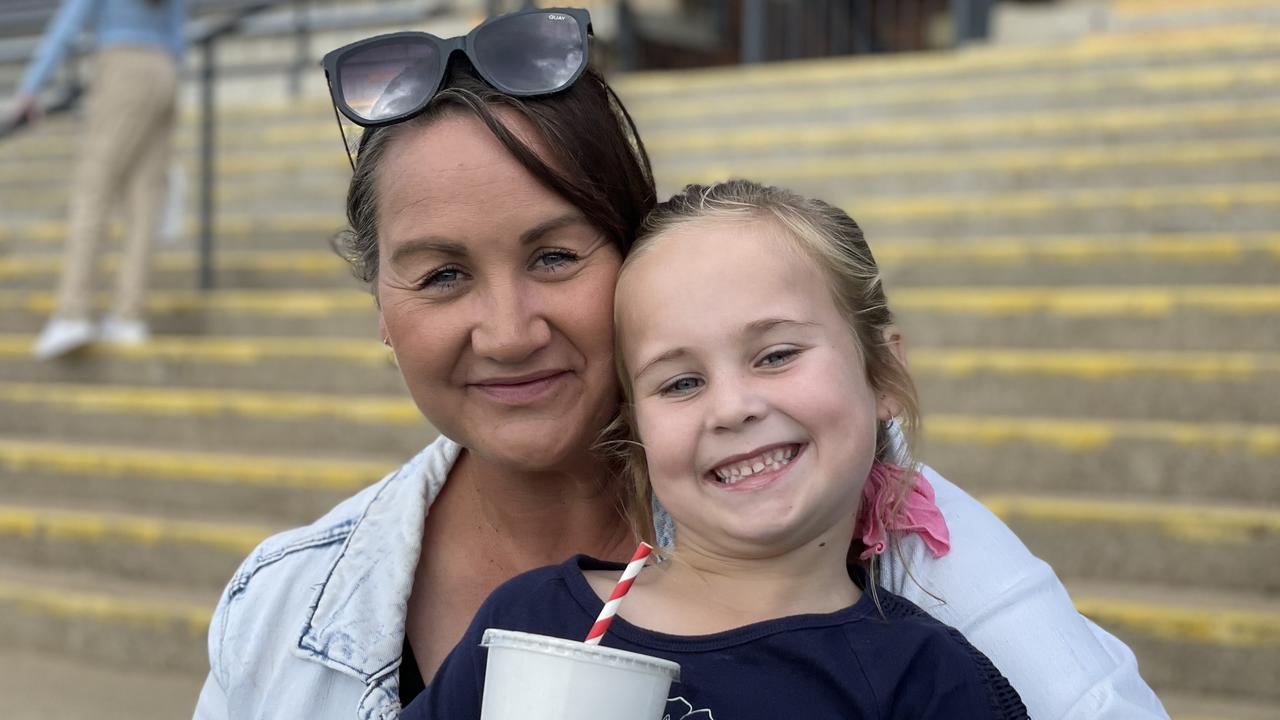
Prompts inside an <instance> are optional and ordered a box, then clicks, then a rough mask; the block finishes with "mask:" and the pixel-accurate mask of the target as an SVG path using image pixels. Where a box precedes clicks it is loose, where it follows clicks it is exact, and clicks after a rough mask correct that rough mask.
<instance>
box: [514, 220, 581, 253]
mask: <svg viewBox="0 0 1280 720" xmlns="http://www.w3.org/2000/svg"><path fill="white" fill-rule="evenodd" d="M586 222H587V219H586V218H585V217H583V216H582V214H581V213H577V212H570V213H565V214H564V215H560V216H559V217H553V218H551V219H550V220H543V221H542V222H540V223H538V224H537V225H534V226H533V227H531V228H529V229H528V230H525V231H524V232H523V233H520V244H521V245H529V244H532V243H535V242H537V241H538V240H540V239H542V236H544V235H546V234H547V233H549V232H553V231H555V230H559V229H560V228H563V227H568V226H570V225H577V224H579V223H583V224H585V223H586Z"/></svg>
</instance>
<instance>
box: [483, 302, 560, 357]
mask: <svg viewBox="0 0 1280 720" xmlns="http://www.w3.org/2000/svg"><path fill="white" fill-rule="evenodd" d="M538 305H539V304H538V302H537V298H536V294H534V293H530V292H528V291H526V290H525V289H524V288H522V287H521V286H520V285H519V284H511V285H501V286H496V287H493V288H492V289H491V290H490V292H489V293H487V302H484V303H482V304H481V307H480V308H479V317H478V318H477V319H476V324H475V328H474V329H473V330H472V333H471V346H472V349H473V350H474V351H475V352H476V354H477V355H480V356H481V357H484V358H487V359H489V360H493V361H495V362H500V363H505V364H515V363H520V362H524V361H525V360H528V359H529V357H530V356H532V355H533V354H534V353H536V352H537V351H538V350H540V349H542V348H544V347H546V346H547V344H548V343H550V342H551V326H550V324H549V323H548V321H547V318H546V317H545V316H544V314H543V313H542V312H541V310H540V308H539V307H538Z"/></svg>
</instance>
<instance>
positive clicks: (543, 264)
mask: <svg viewBox="0 0 1280 720" xmlns="http://www.w3.org/2000/svg"><path fill="white" fill-rule="evenodd" d="M577 259H578V255H577V254H576V253H572V252H569V251H568V250H548V251H546V252H544V253H541V254H539V255H538V257H536V258H534V259H533V264H534V266H535V267H538V268H542V269H547V270H551V269H555V268H557V267H561V266H563V265H567V264H568V263H571V262H574V261H576V260H577Z"/></svg>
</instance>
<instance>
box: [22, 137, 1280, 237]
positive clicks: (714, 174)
mask: <svg viewBox="0 0 1280 720" xmlns="http://www.w3.org/2000/svg"><path fill="white" fill-rule="evenodd" d="M313 162H315V163H316V165H317V167H315V168H314V169H310V168H308V167H307V166H308V165H310V164H312V163H313ZM244 166H245V167H244V171H243V172H242V171H241V170H234V171H229V172H224V173H222V175H221V178H222V179H221V180H220V182H219V184H218V197H219V200H220V202H222V203H224V204H225V206H230V207H236V208H237V209H238V210H239V211H241V212H248V211H252V210H255V209H261V210H262V211H263V212H268V211H271V210H273V209H274V210H275V211H293V212H305V211H306V210H307V209H308V208H315V207H324V206H329V207H342V203H343V197H344V194H345V191H346V186H347V183H348V181H349V180H350V170H349V169H348V168H347V167H346V166H345V165H344V166H343V167H341V168H334V167H333V166H334V162H333V157H332V153H321V154H316V155H309V156H285V155H262V156H257V157H255V158H253V162H246V163H244ZM252 166H257V169H252ZM1277 168H1280V138H1259V139H1243V140H1225V141H1208V142H1190V143H1128V144H1126V145H1123V146H1120V147H1108V146H1105V145H1097V146H1088V145H1080V146H1077V147H1075V148H1072V149H1071V150H1063V149H1058V148H1034V149H995V150H992V149H986V150H964V151H948V152H932V151H930V152H918V153H909V154H908V153H879V154H876V153H872V154H848V153H841V154H839V155H835V156H831V157H827V158H808V159H805V160H802V161H797V160H796V159H795V158H788V159H785V160H757V161H752V160H750V159H747V160H740V159H734V158H730V157H724V158H720V159H718V160H714V161H712V160H704V161H703V162H701V163H700V164H689V163H683V164H675V163H669V164H666V166H665V167H664V168H663V178H662V179H663V182H664V184H680V185H683V184H685V183H688V182H701V183H708V182H715V181H716V180H722V179H725V178H727V177H749V178H753V179H757V180H760V181H763V182H768V183H771V184H776V185H783V186H786V187H791V188H793V189H795V190H797V191H799V192H801V193H805V194H809V195H816V196H819V197H827V198H835V197H851V198H859V199H863V198H867V197H873V198H878V197H881V196H902V195H907V194H911V193H946V192H966V193H976V192H985V193H1011V192H1017V191H1028V190H1038V191H1050V190H1078V189H1088V188H1094V187H1100V186H1104V187H1105V186H1111V187H1128V188H1142V187H1163V186H1166V185H1169V184H1170V179H1171V178H1176V182H1178V183H1180V184H1183V185H1199V186H1205V185H1210V186H1211V185H1225V186H1229V185H1232V184H1236V183H1272V182H1276V181H1280V169H1277ZM47 169H48V170H49V171H50V172H51V173H56V174H57V177H50V178H49V179H47V180H45V181H41V180H39V179H25V180H19V177H20V175H19V174H18V173H17V172H13V173H10V174H9V176H8V180H5V179H4V173H3V171H0V186H2V187H5V191H4V194H3V195H2V196H0V212H4V213H5V215H6V216H7V217H11V218H14V219H15V221H21V220H22V219H23V218H27V219H42V218H44V217H46V216H51V217H56V216H57V215H59V214H61V213H64V212H66V202H67V200H66V197H65V196H66V193H65V191H63V190H62V186H63V185H65V183H66V177H65V173H61V172H58V170H59V169H58V168H52V167H50V168H47ZM24 174H25V173H24ZM186 207H188V208H192V209H194V208H196V207H198V199H197V197H196V188H194V187H193V188H191V190H190V196H189V197H188V198H187V200H186Z"/></svg>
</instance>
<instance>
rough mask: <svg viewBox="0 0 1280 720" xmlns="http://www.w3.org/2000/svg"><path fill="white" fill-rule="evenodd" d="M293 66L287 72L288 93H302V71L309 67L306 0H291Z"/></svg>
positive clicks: (309, 24) (308, 21) (309, 51)
mask: <svg viewBox="0 0 1280 720" xmlns="http://www.w3.org/2000/svg"><path fill="white" fill-rule="evenodd" d="M293 32H294V46H293V51H294V55H293V68H291V69H290V72H289V93H290V95H292V96H293V97H298V96H299V95H301V94H302V73H303V71H304V70H308V69H310V67H311V64H310V58H311V17H310V3H309V2H307V0H293Z"/></svg>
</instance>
